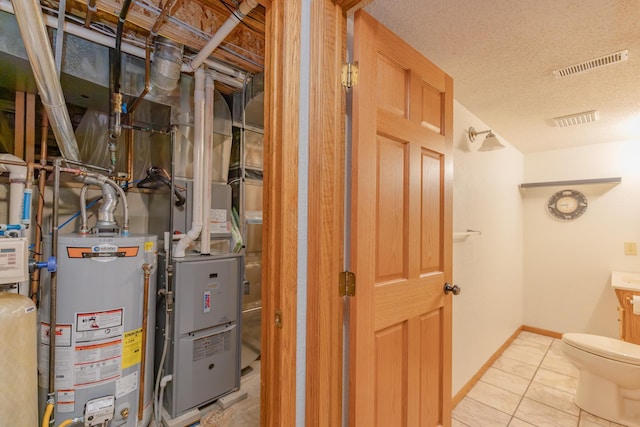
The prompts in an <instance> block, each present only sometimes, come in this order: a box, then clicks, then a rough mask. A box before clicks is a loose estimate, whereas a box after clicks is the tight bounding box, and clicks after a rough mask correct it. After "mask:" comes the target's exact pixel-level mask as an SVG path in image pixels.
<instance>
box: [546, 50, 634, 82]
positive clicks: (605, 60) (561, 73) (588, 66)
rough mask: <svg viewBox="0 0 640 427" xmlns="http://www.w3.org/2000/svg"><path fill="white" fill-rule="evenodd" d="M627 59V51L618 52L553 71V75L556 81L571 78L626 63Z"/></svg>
mask: <svg viewBox="0 0 640 427" xmlns="http://www.w3.org/2000/svg"><path fill="white" fill-rule="evenodd" d="M627 58H629V50H628V49H625V50H621V51H619V52H615V53H610V54H609V55H605V56H601V57H600V58H595V59H590V60H588V61H584V62H581V63H580V64H575V65H570V66H569V67H564V68H560V69H559V70H554V71H553V75H554V76H556V79H561V78H563V77H568V76H573V75H574V74H580V73H584V72H586V71H589V70H593V69H594V68H601V67H605V66H607V65H611V64H615V63H618V62H622V61H626V60H627Z"/></svg>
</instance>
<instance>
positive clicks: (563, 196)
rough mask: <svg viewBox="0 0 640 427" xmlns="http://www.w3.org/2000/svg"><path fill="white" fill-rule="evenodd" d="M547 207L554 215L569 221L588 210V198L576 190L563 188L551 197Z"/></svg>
mask: <svg viewBox="0 0 640 427" xmlns="http://www.w3.org/2000/svg"><path fill="white" fill-rule="evenodd" d="M547 207H548V208H549V212H550V213H551V215H553V216H554V217H556V218H558V219H561V220H565V221H569V220H572V219H576V218H578V217H579V216H580V215H582V214H583V213H584V212H585V211H586V210H587V198H586V197H585V196H584V194H582V193H581V192H579V191H576V190H562V191H558V192H557V193H555V194H554V195H553V196H551V197H550V198H549V202H548V203H547Z"/></svg>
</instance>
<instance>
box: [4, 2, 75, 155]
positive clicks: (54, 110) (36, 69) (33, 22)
mask: <svg viewBox="0 0 640 427" xmlns="http://www.w3.org/2000/svg"><path fill="white" fill-rule="evenodd" d="M13 8H14V11H15V15H16V20H17V21H18V27H19V28H20V34H21V35H22V40H23V42H24V47H25V49H26V51H27V56H28V57H29V63H30V64H31V69H32V70H33V75H34V77H35V80H36V85H37V86H38V92H39V95H40V100H41V101H42V105H43V106H44V108H45V110H46V111H47V116H48V117H49V122H50V124H51V129H52V130H53V133H54V135H55V137H56V141H57V142H58V146H59V147H60V151H61V152H62V155H63V156H64V157H65V158H66V159H69V160H75V161H80V150H79V149H78V143H77V142H76V137H75V134H74V132H73V126H72V125H71V119H69V112H68V111H67V106H66V104H65V100H64V95H63V94H62V86H61V85H60V80H59V79H58V73H57V72H56V64H55V62H54V59H53V54H52V53H51V45H50V44H49V37H48V36H47V31H46V28H45V25H44V20H43V19H42V11H41V9H40V3H39V2H38V1H37V0H13Z"/></svg>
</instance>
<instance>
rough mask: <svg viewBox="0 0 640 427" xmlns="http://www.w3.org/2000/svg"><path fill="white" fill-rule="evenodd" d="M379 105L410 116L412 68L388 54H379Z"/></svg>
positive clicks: (399, 114) (394, 112) (393, 112)
mask: <svg viewBox="0 0 640 427" xmlns="http://www.w3.org/2000/svg"><path fill="white" fill-rule="evenodd" d="M377 67H378V84H377V85H376V87H377V92H378V106H379V107H380V108H384V109H386V110H388V111H389V112H391V113H392V114H394V115H397V116H400V117H409V111H408V107H409V103H408V102H407V100H408V96H409V95H408V94H409V85H408V83H409V79H410V75H411V73H410V70H408V69H407V68H406V67H404V66H402V65H400V64H398V63H397V62H395V61H394V60H393V59H392V58H390V57H389V56H386V55H378V57H377Z"/></svg>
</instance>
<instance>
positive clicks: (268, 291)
mask: <svg viewBox="0 0 640 427" xmlns="http://www.w3.org/2000/svg"><path fill="white" fill-rule="evenodd" d="M299 3H300V2H291V1H286V0H274V1H273V2H272V3H271V5H270V6H269V7H268V8H267V9H266V36H267V43H266V61H265V133H264V153H265V158H264V185H263V189H264V190H263V191H264V196H263V203H264V206H263V211H264V222H263V231H262V232H263V248H262V249H263V252H262V253H263V269H262V286H263V308H262V349H263V354H262V371H261V372H262V379H261V389H260V408H261V410H260V424H261V425H262V426H268V427H280V426H282V427H287V426H294V425H295V421H296V407H295V404H293V402H295V400H296V369H295V366H296V346H297V342H296V308H297V306H296V303H297V279H298V272H297V252H298V247H297V238H298V229H297V225H298V209H297V206H298V132H299V116H298V110H299V99H300V60H299V57H300V55H299V52H300V37H299V35H300V29H301V15H300V12H301V10H300V7H301V5H300V4H299ZM276 312H278V313H280V316H281V319H282V323H281V327H278V326H276V322H275V321H274V318H275V316H276Z"/></svg>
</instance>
